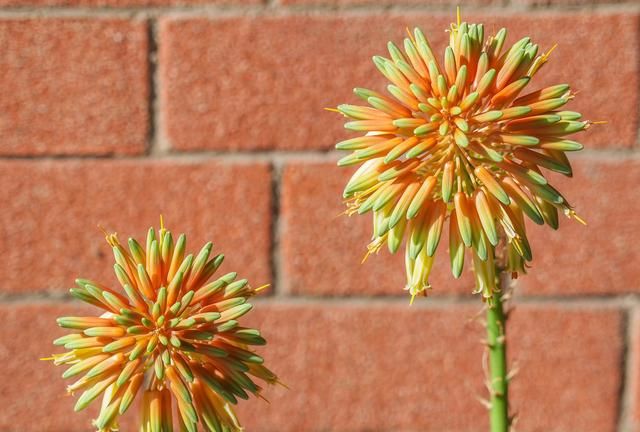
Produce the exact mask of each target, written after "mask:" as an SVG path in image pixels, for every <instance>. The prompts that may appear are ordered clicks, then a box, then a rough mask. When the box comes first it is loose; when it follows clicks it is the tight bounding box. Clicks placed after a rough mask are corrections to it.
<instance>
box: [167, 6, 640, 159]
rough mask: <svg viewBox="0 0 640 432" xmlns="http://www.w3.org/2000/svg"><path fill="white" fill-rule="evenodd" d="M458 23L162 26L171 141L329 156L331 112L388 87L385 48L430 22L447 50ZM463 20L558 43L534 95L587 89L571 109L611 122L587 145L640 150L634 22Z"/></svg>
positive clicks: (252, 20)
mask: <svg viewBox="0 0 640 432" xmlns="http://www.w3.org/2000/svg"><path fill="white" fill-rule="evenodd" d="M452 18H453V17H452V15H451V14H447V15H446V16H445V15H426V14H423V15H415V14H413V15H411V16H403V15H352V16H348V17H346V16H344V17H335V16H328V15H325V16H323V15H319V16H318V15H315V16H283V17H233V18H220V19H211V20H208V19H200V18H197V19H184V18H167V19H164V20H163V21H162V22H161V25H160V37H161V40H162V41H163V43H162V44H161V47H160V60H161V62H160V74H161V86H162V88H161V99H162V106H163V113H164V116H165V118H166V121H167V123H166V131H165V134H166V135H167V136H168V138H169V140H170V142H171V143H172V145H173V146H174V147H176V148H178V149H183V150H195V149H214V150H238V149H239V150H252V149H271V148H276V149H327V148H330V147H332V146H333V144H334V143H335V142H336V141H338V140H339V139H344V137H345V136H346V133H345V132H344V131H343V130H342V124H341V123H342V122H341V118H340V117H339V116H336V115H335V114H333V113H329V112H324V111H323V110H322V108H323V107H326V106H335V105H336V104H339V103H341V102H354V101H355V100H356V99H355V98H354V96H352V94H351V89H352V88H353V87H355V86H361V87H372V88H376V89H382V88H384V87H383V86H384V80H383V79H382V78H381V77H380V76H379V74H378V73H377V71H376V70H375V68H374V66H373V64H372V63H371V61H370V57H371V55H373V54H376V53H378V54H380V53H383V52H384V50H385V44H386V41H387V40H390V39H393V40H396V41H398V40H400V39H401V38H402V37H403V36H404V28H405V26H407V25H410V26H413V25H421V26H422V27H423V28H424V30H425V31H426V33H427V34H428V35H429V36H430V38H431V39H432V40H433V43H434V45H435V46H436V47H438V48H439V50H441V49H442V47H443V44H444V43H445V42H446V39H447V34H446V33H445V32H444V31H443V30H444V29H445V28H447V27H448V24H449V22H450V21H451V19H452ZM466 18H468V19H469V20H483V21H486V23H487V28H488V29H492V28H497V27H499V26H504V25H506V26H508V27H509V28H510V29H512V30H513V32H512V33H513V34H512V36H511V37H510V39H509V41H511V42H514V41H515V40H517V39H516V38H517V37H519V36H521V35H522V34H524V33H529V34H530V35H531V36H533V37H534V39H535V40H537V41H538V42H539V43H540V45H541V47H543V48H550V47H551V46H552V45H553V44H554V43H555V42H558V43H559V47H558V48H557V49H556V51H554V53H553V56H552V62H551V63H550V64H549V65H548V66H546V67H545V69H543V71H542V72H540V76H539V77H536V78H537V82H538V84H537V85H533V86H532V88H538V87H540V86H542V85H543V84H546V83H549V82H557V81H560V82H566V81H570V82H571V83H572V85H573V86H574V87H575V88H576V89H578V90H580V91H581V93H580V94H579V95H578V97H577V99H576V101H575V103H573V104H571V105H570V106H573V108H575V109H579V110H582V111H584V114H585V116H586V117H587V118H591V119H595V120H609V121H610V123H609V125H607V126H600V127H598V128H594V129H593V131H592V132H590V133H589V134H588V135H587V136H586V137H585V141H586V143H587V144H588V145H589V146H595V147H630V146H631V145H633V144H634V143H635V141H636V135H637V127H638V102H639V98H638V88H639V81H638V75H639V64H640V61H638V49H637V41H638V37H639V35H638V33H639V32H638V16H637V14H634V15H631V14H628V15H624V14H612V13H581V14H576V13H575V12H571V13H561V14H557V13H556V14H528V15H526V16H525V15H501V16H498V17H495V16H470V17H466ZM613 28H615V29H617V30H616V31H615V32H614V31H611V29H613ZM372 29H375V30H372ZM292 41H295V43H292ZM230 47H232V48H230ZM603 47H607V49H603ZM585 58H588V59H589V60H588V62H585Z"/></svg>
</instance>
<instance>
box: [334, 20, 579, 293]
mask: <svg viewBox="0 0 640 432" xmlns="http://www.w3.org/2000/svg"><path fill="white" fill-rule="evenodd" d="M506 34H507V32H506V30H505V29H501V30H500V31H498V32H497V33H496V34H495V35H494V36H490V37H488V38H487V39H486V40H485V37H484V27H483V25H482V24H467V23H460V22H459V21H458V23H457V24H452V25H451V29H450V43H449V46H447V47H446V49H445V52H444V58H443V59H442V60H439V59H438V58H436V56H435V55H434V52H433V49H432V48H431V46H430V45H429V42H428V41H427V38H426V37H425V36H424V34H423V33H422V32H421V31H420V30H419V29H415V31H414V33H413V34H410V33H409V37H408V38H406V39H405V40H404V51H402V50H400V49H399V48H398V47H397V46H396V45H394V44H393V43H391V42H390V43H389V44H388V49H389V55H390V58H385V57H381V56H375V57H374V58H373V62H374V63H375V65H376V67H377V68H378V69H379V70H380V72H382V74H383V75H384V76H385V77H386V78H387V79H388V80H389V81H390V82H391V84H390V85H389V86H388V87H387V90H388V92H389V95H383V94H380V93H377V92H375V91H372V90H368V89H363V88H356V89H355V90H354V91H355V94H356V95H357V96H358V97H360V98H361V99H363V100H364V101H365V102H367V103H368V105H369V106H356V105H340V106H338V107H337V111H339V112H340V113H342V114H343V115H344V116H345V117H347V118H349V119H350V121H349V122H347V123H346V124H345V128H346V129H349V130H352V131H356V132H360V133H365V135H364V136H360V137H357V138H353V139H349V140H346V141H342V142H340V143H338V144H337V145H336V148H337V149H339V150H349V151H352V153H350V154H349V155H347V156H346V157H344V158H342V159H341V160H340V161H339V162H338V165H340V166H348V165H357V164H361V166H360V167H359V168H358V170H357V171H356V172H355V174H354V175H353V177H352V178H351V180H350V181H349V182H348V184H347V185H346V188H345V190H344V198H345V199H346V202H347V208H348V209H347V213H348V214H353V213H359V214H363V213H367V212H369V211H371V212H373V241H372V242H371V244H370V245H369V246H368V249H369V253H372V252H377V251H378V250H379V248H380V247H381V246H382V245H383V244H385V243H386V244H387V246H388V248H389V250H390V251H391V253H395V252H396V251H397V250H398V249H399V247H400V246H401V243H403V240H404V241H405V243H406V271H407V279H408V283H407V289H408V290H409V292H410V294H411V295H412V296H415V295H417V294H420V293H422V294H425V295H426V291H425V290H426V289H428V288H430V285H429V273H430V272H431V268H432V266H433V262H434V254H435V252H436V249H437V247H438V243H439V242H440V239H441V237H443V235H442V234H443V232H444V231H445V229H446V226H448V232H449V255H450V261H451V269H452V272H453V275H454V277H456V278H457V277H459V276H460V274H461V272H462V270H463V264H464V259H465V250H469V249H470V250H471V251H472V253H471V255H472V259H473V266H474V272H475V274H476V284H477V292H478V293H481V294H482V296H483V299H484V300H486V301H489V302H491V300H492V298H493V293H494V291H496V290H497V289H498V288H497V286H496V275H495V265H494V259H495V255H494V253H495V247H496V245H498V243H499V242H501V241H503V242H504V243H505V247H506V250H507V252H506V253H507V254H508V260H507V261H508V269H509V270H510V271H511V272H512V273H513V274H514V276H517V274H518V272H524V271H525V263H526V262H527V261H530V260H531V259H532V253H531V248H530V246H529V242H528V241H527V235H526V232H525V221H524V215H526V216H527V217H528V218H530V219H531V220H532V221H533V222H535V223H536V224H544V223H546V224H548V225H549V226H551V227H552V228H554V229H556V228H557V227H558V211H561V212H563V213H564V214H565V215H567V216H569V217H575V218H576V219H578V220H580V219H579V218H578V217H577V216H576V214H575V212H574V210H573V209H572V207H571V206H570V205H569V203H568V202H567V200H566V199H565V198H564V197H563V196H562V195H561V194H560V192H558V191H557V190H556V189H555V188H554V187H553V186H551V185H550V184H549V183H548V181H547V178H546V177H545V175H544V174H543V171H542V170H543V169H545V170H550V171H554V172H557V173H561V174H564V175H566V176H571V175H572V173H571V166H570V164H569V161H568V159H567V156H566V154H565V152H567V151H576V150H580V149H582V145H581V144H580V143H578V142H576V141H573V140H570V139H567V136H568V135H571V134H573V133H575V132H579V131H582V130H585V129H586V128H588V127H589V125H590V124H591V123H590V122H588V121H581V120H580V119H581V115H580V114H579V113H576V112H572V111H564V110H562V107H563V106H564V105H565V104H566V103H567V102H569V100H571V99H572V98H573V93H572V92H571V90H570V88H569V86H568V85H566V84H559V85H554V86H551V87H546V88H542V89H539V90H536V91H532V92H525V91H524V90H525V88H526V87H527V85H528V84H529V82H530V81H531V79H532V77H533V76H534V75H535V74H536V73H537V72H538V70H539V69H540V68H541V67H542V66H543V65H544V64H545V63H546V62H547V59H548V55H549V52H547V53H544V54H541V55H538V46H537V45H536V44H534V43H533V42H532V41H531V39H530V38H528V37H525V38H523V39H521V40H519V41H518V42H516V43H515V44H514V45H513V46H511V47H510V48H508V49H505V48H504V45H505V39H506ZM502 239H504V240H502ZM412 298H413V297H412Z"/></svg>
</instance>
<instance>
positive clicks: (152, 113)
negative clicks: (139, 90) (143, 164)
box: [146, 17, 160, 155]
mask: <svg viewBox="0 0 640 432" xmlns="http://www.w3.org/2000/svg"><path fill="white" fill-rule="evenodd" d="M147 23H148V26H149V28H148V33H147V34H148V38H149V41H148V44H149V51H148V59H147V67H148V68H149V70H148V73H149V80H148V85H149V99H148V101H147V103H148V115H149V131H148V134H149V135H148V142H147V152H146V155H151V154H157V152H158V127H159V124H160V123H159V122H158V109H157V108H158V107H157V104H158V100H157V99H158V86H157V79H158V78H157V73H158V39H157V38H158V28H157V25H158V23H157V21H156V19H155V18H151V17H150V18H149V19H148V21H147Z"/></svg>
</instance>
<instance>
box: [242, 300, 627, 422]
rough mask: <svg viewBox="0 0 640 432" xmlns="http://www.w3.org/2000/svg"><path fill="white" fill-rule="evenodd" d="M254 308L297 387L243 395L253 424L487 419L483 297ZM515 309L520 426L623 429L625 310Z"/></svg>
mask: <svg viewBox="0 0 640 432" xmlns="http://www.w3.org/2000/svg"><path fill="white" fill-rule="evenodd" d="M478 304H479V302H478ZM478 307H479V306H478ZM255 311H256V314H255V315H254V317H256V316H257V317H258V319H257V320H256V322H257V323H259V325H260V327H261V328H262V330H263V333H264V334H265V336H266V337H267V338H268V341H269V345H267V348H266V349H265V356H266V359H267V361H268V362H269V364H271V365H273V368H274V369H275V370H276V371H277V372H278V373H279V374H280V375H281V377H282V379H283V380H284V382H286V383H287V385H289V386H290V387H291V389H290V390H288V391H286V390H283V389H280V388H277V389H275V388H274V389H272V390H269V391H268V392H267V393H266V396H267V397H268V398H269V400H270V401H271V404H269V405H267V404H263V403H260V402H249V403H245V404H243V406H242V408H243V409H242V411H243V412H242V414H244V416H243V419H245V420H244V421H245V423H246V426H247V430H256V431H276V430H277V431H310V432H312V431H326V430H332V431H374V430H375V431H412V432H419V431H447V432H456V431H459V432H473V431H484V430H487V424H486V414H485V412H484V409H483V408H482V407H481V405H480V404H479V403H478V402H477V401H476V400H475V398H474V396H475V395H478V396H485V390H484V388H483V386H482V372H481V371H482V367H481V361H480V358H481V353H482V348H481V345H480V343H479V340H480V338H481V337H482V333H483V329H482V328H481V327H480V326H479V325H478V324H475V325H473V324H469V321H468V320H469V318H470V317H472V316H473V315H474V314H475V313H476V308H475V307H470V308H464V309H446V310H445V309H430V308H429V309H425V308H420V307H412V308H410V307H408V306H407V305H405V304H395V305H384V304H378V305H367V304H362V305H360V304H358V305H353V304H346V305H341V304H339V303H335V302H332V303H329V304H324V303H318V304H316V305H314V306H304V305H295V306H293V305H292V306H284V305H283V306H272V307H260V306H258V307H256V309H255ZM513 316H514V318H513V321H512V330H513V331H512V333H511V337H512V340H513V341H514V342H513V345H514V347H513V348H514V349H513V356H512V357H514V358H515V359H517V360H518V362H519V364H520V367H521V370H522V372H521V373H520V374H519V375H518V376H517V377H516V379H515V381H514V384H513V386H512V389H513V393H514V398H513V405H514V407H515V408H516V409H517V410H518V411H519V412H520V413H521V416H522V418H521V420H520V422H519V424H518V430H519V431H525V432H533V431H545V432H547V431H557V432H560V431H562V432H565V431H583V430H584V431H587V430H589V431H598V432H607V431H611V432H613V431H614V430H615V421H616V415H617V408H618V394H617V392H618V388H619V385H620V374H619V370H618V369H617V367H618V364H619V361H620V356H621V338H620V334H619V331H620V328H619V326H620V317H619V315H618V314H617V313H616V312H602V311H586V310H565V309H555V308H551V309H549V310H546V309H541V308H531V307H526V308H525V307H523V308H522V309H521V310H520V309H519V310H518V311H517V312H516V313H515V314H514V315H513ZM292 322H295V325H291V323H292ZM586 359H588V360H586ZM593 407H598V409H593Z"/></svg>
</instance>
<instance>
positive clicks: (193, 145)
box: [0, 0, 640, 432]
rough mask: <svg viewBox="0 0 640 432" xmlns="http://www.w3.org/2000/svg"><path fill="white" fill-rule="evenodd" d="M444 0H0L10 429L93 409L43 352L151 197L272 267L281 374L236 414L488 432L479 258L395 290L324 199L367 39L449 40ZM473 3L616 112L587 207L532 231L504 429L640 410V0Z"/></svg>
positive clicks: (597, 159)
mask: <svg viewBox="0 0 640 432" xmlns="http://www.w3.org/2000/svg"><path fill="white" fill-rule="evenodd" d="M455 4H456V3H455V2H450V1H448V0H423V1H418V0H401V1H399V2H390V1H389V2H387V1H384V2H378V1H373V0H265V1H264V2H263V1H262V0H181V1H174V0H0V203H1V206H2V207H1V210H0V252H1V254H2V260H1V264H0V292H1V296H0V316H1V317H2V321H3V325H2V326H0V365H2V367H0V383H1V384H0V389H1V390H0V407H1V409H0V431H1V432H29V431H47V432H75V431H78V432H79V431H89V430H92V429H91V426H90V424H89V419H90V418H91V416H92V415H93V414H94V413H95V411H91V410H89V412H88V413H86V414H78V415H75V414H72V407H73V400H72V399H71V398H70V397H67V396H65V391H64V387H65V383H64V382H63V380H62V379H61V378H60V377H59V376H60V374H61V369H59V368H54V367H53V366H52V365H51V364H48V363H43V362H40V361H39V360H38V358H39V357H43V356H46V355H48V354H50V352H51V350H53V347H52V346H51V345H50V341H51V340H52V339H53V338H54V337H55V336H56V335H58V334H60V332H59V330H58V329H57V328H56V326H55V321H54V319H55V317H56V316H58V315H60V314H76V313H79V311H81V310H82V308H83V307H82V306H81V305H79V303H77V302H71V301H70V300H69V298H68V297H67V296H66V294H65V293H66V288H67V287H69V286H70V285H71V284H72V283H73V279H74V278H75V277H77V276H85V277H90V278H95V279H98V280H103V281H115V278H114V277H113V276H112V275H111V274H110V270H109V269H110V268H111V253H110V251H109V249H108V247H107V246H106V244H105V243H104V242H103V241H102V236H101V234H100V232H99V231H98V230H97V228H96V224H97V223H100V224H102V225H103V226H105V227H107V228H108V229H112V230H115V231H118V232H119V234H120V236H121V237H122V238H126V237H127V236H130V235H133V236H136V237H143V236H144V234H145V232H146V228H147V227H148V226H150V225H157V223H158V222H157V221H158V215H159V214H160V213H163V214H164V216H165V220H166V221H167V223H168V225H169V227H170V228H171V229H172V230H173V231H184V232H186V233H188V234H189V237H190V238H191V239H192V240H191V245H192V247H197V246H199V245H201V244H202V242H204V241H205V240H206V239H213V240H214V243H215V245H216V248H217V250H219V251H224V252H225V254H226V256H227V261H226V263H225V265H224V269H229V271H230V270H231V269H233V270H237V271H238V272H240V273H241V274H243V275H246V276H247V277H249V278H250V280H251V281H253V283H255V284H262V283H267V282H272V284H273V288H272V290H271V292H270V293H269V294H268V295H266V296H265V297H264V298H263V299H261V300H259V301H258V302H257V303H258V307H256V309H255V311H254V312H252V313H251V314H250V316H251V315H252V318H250V319H251V320H252V321H253V322H254V323H256V324H258V325H260V327H261V328H262V330H263V333H264V334H265V335H266V337H267V339H268V340H269V345H268V346H267V347H266V348H264V349H263V350H262V352H263V353H264V355H265V356H266V357H267V360H268V361H269V363H270V365H271V366H272V367H273V369H274V370H276V371H277V372H279V374H280V375H281V377H282V379H283V380H284V381H285V382H286V383H287V384H288V385H289V386H290V387H291V390H289V391H287V390H284V389H280V388H274V389H272V390H269V391H268V392H267V393H266V396H267V397H268V398H269V399H270V400H271V404H266V403H263V402H261V401H259V400H251V401H249V402H243V403H242V405H241V408H240V411H241V419H242V420H243V422H244V423H245V425H246V426H247V430H248V431H282V432H284V431H317V432H320V431H339V432H348V431H354V432H365V431H416V432H417V431H445V432H447V431H465V432H467V431H483V430H487V422H486V415H485V412H484V408H483V407H482V406H481V405H480V404H479V403H478V402H477V401H476V400H475V397H476V396H484V395H485V390H484V388H483V381H482V380H483V378H482V366H481V361H480V359H481V354H482V346H481V344H480V339H481V338H482V335H483V329H482V327H481V326H480V324H479V323H477V322H474V321H473V317H474V315H476V314H477V312H478V310H479V309H480V307H481V305H480V300H479V298H478V297H473V296H472V295H471V294H470V291H471V289H472V281H471V278H470V277H469V274H466V275H465V277H463V278H462V279H461V280H459V281H454V280H453V279H451V278H450V277H449V271H448V265H446V264H445V263H444V260H442V261H441V263H442V265H440V266H437V267H438V268H437V269H436V271H435V276H434V278H433V283H434V286H435V289H434V292H433V296H432V297H430V298H429V299H427V300H426V301H418V302H417V304H414V306H412V307H409V306H408V299H407V297H406V296H405V293H404V292H403V291H402V287H403V283H404V281H403V266H402V257H401V256H400V255H401V254H400V255H399V256H395V257H389V256H388V255H387V254H386V252H382V253H381V254H380V255H379V256H377V257H373V258H371V259H369V260H368V261H367V262H366V263H365V264H363V265H360V264H359V263H360V259H361V257H362V254H363V251H364V248H365V245H366V243H367V241H368V235H369V224H370V221H369V218H368V217H360V218H358V217H352V218H351V219H348V218H346V217H336V215H338V214H339V213H340V212H341V211H342V204H341V194H340V192H341V189H342V186H343V185H344V183H345V181H346V179H347V178H348V176H349V175H350V170H348V169H341V170H338V169H337V168H335V161H336V160H337V158H338V155H337V153H336V152H334V151H332V150H331V149H332V147H333V144H334V143H335V142H336V141H337V140H339V139H340V138H342V137H345V136H347V134H346V132H344V131H343V129H342V126H341V121H340V119H339V118H338V117H337V116H336V115H335V114H332V113H329V112H326V111H323V110H322V108H323V107H325V106H335V105H336V104H338V103H341V102H348V101H354V97H353V96H352V95H351V88H352V87H354V86H356V85H357V86H364V87H367V86H371V87H372V88H376V87H378V88H379V87H381V85H382V84H383V80H382V79H381V78H380V77H379V76H378V73H377V71H376V70H375V68H374V66H373V64H372V63H371V62H370V60H369V59H370V57H371V55H373V54H376V53H383V52H384V49H385V43H386V41H387V40H395V41H398V40H401V39H402V38H403V37H404V34H403V33H404V28H405V26H407V25H409V26H414V25H419V26H421V27H422V28H423V29H424V30H425V33H426V34H427V35H428V36H429V37H430V39H432V40H433V42H434V44H435V45H436V46H438V47H442V46H443V44H444V43H445V38H446V35H445V33H444V32H443V30H444V28H446V26H447V25H448V23H449V22H450V21H451V20H452V19H453V18H454V15H455ZM461 6H462V11H463V17H464V18H465V19H466V20H468V21H473V20H482V21H484V22H486V23H487V28H488V29H492V28H494V29H497V28H499V27H501V26H507V27H508V28H509V30H510V37H509V40H510V41H514V40H516V38H518V37H520V36H522V35H524V34H525V33H528V34H530V35H531V36H533V37H534V38H535V39H536V40H537V41H539V43H540V45H541V47H545V48H549V47H550V46H551V45H552V44H553V43H555V42H557V43H558V44H559V46H558V48H557V49H556V51H554V53H553V55H552V57H551V63H550V64H549V65H548V66H547V67H545V68H544V69H543V72H541V74H540V76H539V77H538V76H537V77H536V78H538V82H539V83H540V84H543V83H549V82H570V83H572V84H573V86H574V87H575V88H576V89H579V90H580V91H581V93H580V94H579V97H578V98H577V99H576V101H575V102H574V103H573V107H574V108H575V109H576V110H580V111H582V112H584V113H585V115H586V117H587V118H591V119H594V120H608V121H609V123H608V124H607V125H604V126H598V127H594V128H593V129H592V131H591V132H590V133H588V134H586V135H585V136H584V137H583V142H584V143H585V144H586V147H587V149H586V150H585V151H584V152H582V153H581V154H580V155H576V156H574V157H573V159H572V160H573V161H575V176H574V179H572V180H571V181H561V183H562V184H561V185H560V186H561V190H563V191H565V192H566V195H567V197H568V198H569V199H570V200H572V201H573V203H574V204H575V205H576V207H577V208H578V210H579V212H580V214H581V215H582V216H583V217H585V218H586V219H587V220H588V221H589V226H588V227H582V226H580V225H578V224H576V223H573V222H571V221H565V220H563V221H562V229H561V230H560V231H559V232H551V231H550V230H548V229H545V230H537V231H536V230H534V231H533V232H532V237H534V241H533V243H534V253H535V254H536V258H535V261H534V268H533V269H532V271H531V274H530V275H529V276H527V277H525V278H523V279H521V280H519V281H518V284H517V291H516V292H517V294H516V304H517V307H516V310H515V312H514V314H513V318H512V320H511V321H510V326H511V327H510V329H509V330H510V336H509V337H510V355H511V357H512V359H513V360H514V361H517V363H518V365H519V367H520V370H521V372H520V373H519V375H518V376H517V378H516V380H515V381H514V384H513V386H512V392H513V406H514V407H515V408H516V410H517V412H518V413H519V414H520V421H519V423H518V431H564V432H581V431H585V432H591V431H593V432H600V431H602V432H606V431H617V432H631V431H636V430H640V428H639V427H637V425H640V394H639V392H640V375H639V374H638V367H639V366H640V296H639V295H638V294H639V293H640V249H639V248H638V244H639V243H640V217H638V214H639V213H640V193H639V192H638V190H639V189H638V184H639V183H640V157H639V156H640V147H639V139H638V126H639V125H638V120H639V106H640V100H639V91H640V78H639V74H640V4H639V3H638V2H637V1H635V2H634V1H627V2H618V1H612V2H606V1H599V0H473V1H470V2H462V5H461ZM438 51H440V50H438ZM540 78H542V79H540ZM124 430H125V431H127V432H128V431H129V430H133V429H129V426H125V428H124Z"/></svg>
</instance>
